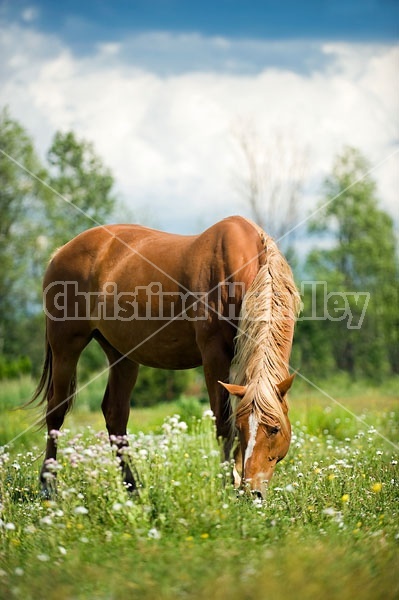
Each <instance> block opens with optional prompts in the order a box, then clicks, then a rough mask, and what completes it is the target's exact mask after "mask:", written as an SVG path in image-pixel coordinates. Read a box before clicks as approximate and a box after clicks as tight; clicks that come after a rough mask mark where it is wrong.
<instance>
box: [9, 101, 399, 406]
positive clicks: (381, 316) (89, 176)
mask: <svg viewBox="0 0 399 600" xmlns="http://www.w3.org/2000/svg"><path fill="white" fill-rule="evenodd" d="M245 151H246V156H247V160H250V161H251V165H250V166H251V173H252V175H251V176H252V177H254V176H256V177H257V176H259V173H260V171H261V169H260V168H257V167H256V165H255V163H254V160H255V159H254V157H253V156H252V154H251V152H250V149H249V148H248V146H246V147H245ZM248 157H249V158H248ZM254 165H255V166H254ZM255 167H256V168H255ZM269 167H270V165H269ZM368 172H369V165H368V163H367V160H366V159H365V157H363V156H362V155H361V153H360V152H359V151H358V150H356V149H354V148H344V149H343V151H342V153H341V154H340V155H339V156H337V158H336V161H335V164H334V166H333V169H332V171H331V175H330V176H329V177H328V178H327V180H326V182H325V185H324V188H323V190H322V195H321V201H320V205H319V207H318V210H317V212H316V213H315V214H314V216H313V217H312V218H310V219H309V222H308V225H307V235H308V238H309V239H311V240H314V247H313V249H312V250H311V251H310V252H308V254H307V256H306V259H305V260H304V261H303V260H302V261H301V260H299V259H298V256H296V254H295V245H291V246H288V247H286V248H283V250H284V251H285V252H286V254H287V255H288V256H289V259H290V261H291V262H292V264H293V266H294V273H295V276H296V280H297V283H298V287H301V281H302V282H303V281H307V282H308V284H306V285H303V286H302V288H303V289H302V291H303V304H304V309H303V312H302V316H301V319H300V320H299V322H298V325H297V332H296V336H295V343H294V352H293V357H292V364H293V366H294V367H300V368H301V371H302V372H303V373H306V374H307V375H308V376H309V377H311V376H313V375H318V376H319V377H320V376H325V377H327V376H329V375H331V374H332V373H334V372H338V371H344V372H347V373H349V374H350V375H351V376H353V377H368V378H373V379H377V380H380V379H382V378H383V377H385V376H387V375H390V374H398V373H399V339H398V338H399V333H398V332H399V314H398V299H399V268H398V254H397V240H396V237H395V229H394V223H393V220H392V218H391V217H390V216H389V215H388V214H387V213H386V212H385V211H383V210H382V209H381V208H380V205H379V201H378V193H377V189H376V184H375V182H374V181H373V179H372V178H371V176H370V175H369V174H368ZM254 174H255V175H254ZM244 181H245V178H244ZM114 183H115V182H114V178H113V175H112V173H111V171H110V169H109V168H108V167H107V166H106V165H105V164H104V163H103V161H102V159H101V158H100V157H99V155H98V154H97V153H96V151H95V149H94V147H93V145H92V144H91V143H90V142H89V141H87V140H82V139H79V138H78V137H77V136H76V135H75V133H74V132H73V131H68V132H61V131H57V132H56V133H55V135H54V137H53V139H52V142H51V145H50V147H49V149H48V151H47V153H46V155H45V158H44V159H40V158H39V156H38V153H37V151H36V149H35V147H34V142H33V140H32V138H31V137H30V136H29V134H28V132H27V131H26V129H25V128H24V127H23V125H22V124H21V123H19V122H18V121H17V120H16V119H14V118H13V117H12V116H11V114H10V112H9V110H8V109H7V108H6V109H3V110H2V111H1V112H0V262H1V270H0V379H1V378H7V377H16V376H19V375H20V374H21V373H31V374H32V375H33V376H37V373H38V372H39V370H40V368H41V364H42V352H43V350H42V348H43V336H44V319H43V315H42V311H41V280H42V276H43V273H44V270H45V267H46V264H47V262H48V260H49V257H50V256H51V254H52V252H53V251H54V250H55V249H56V248H58V247H59V246H61V245H63V244H64V243H66V242H67V241H68V240H70V239H71V238H73V237H74V236H75V235H77V234H78V233H80V232H81V231H83V230H85V229H87V228H89V227H92V226H95V225H97V224H103V223H106V222H110V221H116V220H119V219H118V214H121V213H122V212H123V207H122V205H121V202H120V200H119V199H118V198H117V196H116V194H115V191H114V188H115V185H114ZM248 189H249V190H250V194H251V195H250V196H249V204H248V206H249V207H250V208H251V207H252V209H253V213H254V214H253V216H254V218H255V219H256V220H257V221H258V222H259V221H261V224H262V225H263V226H264V227H265V229H266V230H267V229H268V227H267V222H268V201H267V198H262V197H261V196H260V195H259V193H258V192H259V189H260V187H259V185H258V183H257V182H256V181H249V185H248ZM277 189H278V188H277V187H276V188H275V191H274V194H275V193H276V190H277ZM254 190H256V195H255V192H254ZM292 190H293V193H295V198H294V201H293V198H292V197H290V198H289V201H290V202H291V204H295V206H296V212H298V202H299V201H300V185H299V184H298V181H296V182H295V183H294V184H293V186H292ZM280 204H281V202H280ZM273 211H274V212H273V219H274V222H275V219H276V206H275V205H274V206H273ZM292 211H293V209H292V208H291V209H290V210H289V211H288V212H289V213H292ZM289 224H291V223H290V221H289ZM287 226H288V225H287ZM278 231H279V235H281V234H282V235H284V227H283V226H281V223H280V227H279V230H278ZM268 232H269V233H273V232H270V231H268ZM311 282H313V283H311ZM365 304H366V307H365ZM349 318H350V324H349V326H348V320H349ZM359 323H360V326H359ZM103 366H104V367H105V359H104V358H103V357H102V354H101V351H100V350H99V349H97V348H96V346H95V345H89V347H88V349H87V350H86V351H85V353H84V356H83V360H82V365H81V367H80V369H81V374H82V376H83V377H89V376H90V374H91V373H93V372H95V371H98V369H99V368H102V367H103ZM159 377H161V381H160V380H159ZM162 377H163V379H162ZM141 380H142V385H141V386H140V377H139V383H138V385H137V387H136V390H135V393H136V395H137V396H138V397H139V398H140V395H141V397H142V402H143V403H147V404H149V403H151V402H152V400H151V399H152V398H154V400H159V398H158V397H157V395H158V396H159V394H162V391H161V392H157V390H158V389H162V387H164V389H167V390H169V391H170V393H171V394H174V395H176V394H179V393H181V392H182V391H184V390H185V389H186V388H187V386H190V382H191V383H192V382H193V381H195V382H197V380H198V374H197V372H195V373H194V374H193V375H190V373H187V374H186V375H182V374H181V373H173V372H167V373H165V374H163V375H161V376H160V375H159V374H157V375H155V373H154V374H153V373H152V371H150V370H147V369H145V370H144V372H143V373H142V376H141ZM196 385H197V384H196Z"/></svg>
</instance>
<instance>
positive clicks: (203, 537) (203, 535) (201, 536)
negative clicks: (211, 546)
mask: <svg viewBox="0 0 399 600" xmlns="http://www.w3.org/2000/svg"><path fill="white" fill-rule="evenodd" d="M200 538H201V539H202V540H207V539H208V538H209V533H201V535H200Z"/></svg>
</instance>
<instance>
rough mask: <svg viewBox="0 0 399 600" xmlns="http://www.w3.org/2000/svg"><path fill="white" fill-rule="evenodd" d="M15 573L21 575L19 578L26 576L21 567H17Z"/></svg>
mask: <svg viewBox="0 0 399 600" xmlns="http://www.w3.org/2000/svg"><path fill="white" fill-rule="evenodd" d="M14 573H15V575H19V576H21V575H23V574H24V570H23V569H21V567H17V568H16V569H15V570H14Z"/></svg>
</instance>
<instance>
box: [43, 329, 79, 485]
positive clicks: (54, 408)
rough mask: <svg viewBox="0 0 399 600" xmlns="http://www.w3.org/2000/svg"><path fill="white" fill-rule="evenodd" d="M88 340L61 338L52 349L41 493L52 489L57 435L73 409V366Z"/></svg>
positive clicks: (74, 370)
mask: <svg viewBox="0 0 399 600" xmlns="http://www.w3.org/2000/svg"><path fill="white" fill-rule="evenodd" d="M61 340H62V343H61ZM89 341H90V337H80V336H75V337H73V338H72V339H70V340H67V339H65V337H63V336H60V338H59V340H58V342H57V343H55V344H54V345H53V346H52V385H51V388H50V391H49V395H48V398H47V411H46V425H47V445H46V453H45V458H44V462H43V466H42V469H41V472H40V482H41V485H42V490H43V493H44V494H46V495H48V494H50V493H51V491H52V489H53V487H54V486H53V485H52V482H53V481H54V474H53V473H52V472H51V462H52V461H53V460H55V459H56V457H57V440H56V435H57V434H56V432H57V431H59V429H61V427H62V424H63V422H64V417H65V414H66V412H67V410H68V409H69V408H70V407H71V406H72V402H73V399H74V392H75V383H76V365H77V362H78V359H79V356H80V354H81V352H82V351H83V349H84V348H85V346H86V345H87V344H88V342H89Z"/></svg>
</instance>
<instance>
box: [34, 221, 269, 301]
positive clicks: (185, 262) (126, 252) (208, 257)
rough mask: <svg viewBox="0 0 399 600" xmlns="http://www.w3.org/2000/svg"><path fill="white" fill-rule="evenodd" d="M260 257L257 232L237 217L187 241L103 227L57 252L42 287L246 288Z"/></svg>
mask: <svg viewBox="0 0 399 600" xmlns="http://www.w3.org/2000/svg"><path fill="white" fill-rule="evenodd" d="M261 253H262V244H261V240H260V236H259V232H258V230H257V229H256V226H255V225H253V224H252V223H251V222H250V221H248V220H246V219H244V218H242V217H229V218H227V219H224V220H223V221H220V222H218V223H216V224H215V225H212V226H211V227H209V228H208V229H207V230H206V231H204V232H203V233H201V234H199V235H189V236H186V235H179V234H172V233H166V232H162V231H157V230H154V229H150V228H148V227H143V226H141V225H123V224H122V225H107V226H104V227H94V228H92V229H89V230H87V231H84V232H83V233H81V234H80V235H78V236H77V237H75V238H74V239H73V240H71V241H70V242H68V243H67V244H65V246H63V247H62V248H60V249H59V250H58V251H57V252H56V253H55V254H54V256H53V257H52V260H51V262H50V264H49V267H48V270H47V274H46V277H45V283H49V282H51V281H54V279H57V278H58V279H59V280H72V279H73V280H79V281H81V283H82V285H83V284H84V283H86V285H87V286H88V287H90V288H91V289H92V290H93V291H94V289H96V288H101V287H102V285H104V283H106V282H108V281H116V280H118V281H119V280H121V283H122V282H123V281H124V280H129V283H130V284H132V283H134V284H135V285H148V284H149V283H151V282H154V281H159V282H160V283H162V284H164V285H166V287H168V288H169V287H170V288H173V289H176V288H178V287H179V286H183V287H186V288H188V289H194V291H205V290H206V287H207V283H209V284H210V285H212V283H213V282H211V281H209V279H210V278H215V277H216V278H218V279H219V280H224V279H226V278H231V279H232V280H238V279H240V278H241V279H242V280H244V281H245V282H246V283H250V280H252V279H253V278H254V277H255V275H256V273H257V270H258V268H259V256H260V255H261ZM192 286H194V288H193V287H192Z"/></svg>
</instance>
